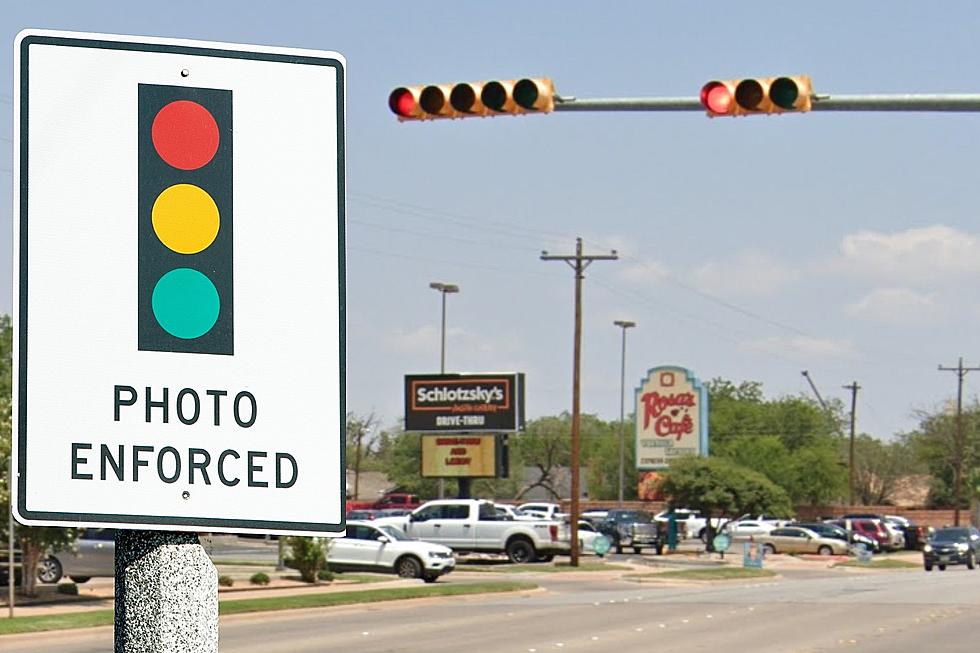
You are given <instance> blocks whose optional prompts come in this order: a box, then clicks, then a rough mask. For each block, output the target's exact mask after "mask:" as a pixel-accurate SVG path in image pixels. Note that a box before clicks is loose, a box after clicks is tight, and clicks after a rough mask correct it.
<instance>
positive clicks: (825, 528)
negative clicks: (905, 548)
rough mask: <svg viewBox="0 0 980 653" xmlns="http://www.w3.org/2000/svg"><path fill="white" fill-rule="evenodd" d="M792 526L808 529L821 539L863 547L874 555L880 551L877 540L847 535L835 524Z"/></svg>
mask: <svg viewBox="0 0 980 653" xmlns="http://www.w3.org/2000/svg"><path fill="white" fill-rule="evenodd" d="M793 525H794V526H799V527H800V528H807V529H810V530H811V531H813V532H815V533H817V534H818V535H820V536H822V537H831V538H833V539H835V540H841V541H842V542H849V543H850V544H852V545H855V546H856V545H859V544H860V545H863V546H864V548H866V549H867V550H868V551H872V552H874V553H877V552H878V551H880V550H881V547H880V545H879V544H878V540H873V539H871V538H870V537H868V536H866V535H862V534H860V533H854V532H851V533H848V532H847V531H846V530H844V529H843V528H842V527H840V526H838V525H837V524H829V523H825V522H800V523H796V524H793Z"/></svg>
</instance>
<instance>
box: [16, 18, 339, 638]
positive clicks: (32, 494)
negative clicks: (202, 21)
mask: <svg viewBox="0 0 980 653" xmlns="http://www.w3.org/2000/svg"><path fill="white" fill-rule="evenodd" d="M14 54H15V80H14V88H15V97H14V114H15V115H14V120H15V124H17V125H18V126H19V128H18V129H16V130H15V133H14V135H15V137H14V151H15V152H16V153H17V157H18V160H17V165H16V166H15V170H14V188H16V189H17V217H16V219H15V220H14V224H15V228H14V243H15V259H14V269H15V279H16V281H15V285H16V286H17V287H18V289H19V290H18V298H17V301H16V302H15V310H14V337H15V340H14V367H15V368H16V370H17V376H16V378H17V379H18V383H17V391H16V395H15V401H14V415H13V422H14V426H15V434H16V435H15V439H14V447H13V449H14V462H13V464H14V468H15V469H16V470H17V471H16V474H15V477H14V479H13V480H14V482H13V483H12V484H11V488H12V491H13V509H14V510H15V511H16V512H15V516H16V518H17V520H18V521H20V522H21V523H24V524H28V525H43V526H66V527H80V526H95V527H108V528H116V529H118V531H117V538H116V542H117V549H116V556H117V558H116V590H117V595H116V650H117V651H148V650H154V651H157V650H159V651H164V650H166V651H171V650H193V651H216V650H217V642H218V637H217V632H218V621H217V617H218V611H217V605H218V604H217V572H216V570H215V568H214V565H213V564H211V561H210V559H209V558H208V556H207V554H206V552H205V551H204V549H203V548H202V547H201V545H200V543H199V541H198V536H197V534H196V533H197V532H224V533H242V532H247V533H277V534H280V535H342V534H343V532H344V528H345V524H344V454H343V451H344V447H343V431H344V422H345V414H346V409H345V401H344V366H345V363H344V359H345V347H344V333H345V318H344V306H345V297H344V293H345V276H346V275H345V256H344V247H345V244H344V241H345V236H344V149H345V148H344V72H345V70H344V65H345V64H344V60H343V58H342V57H341V56H340V55H338V54H336V53H332V52H321V51H315V50H297V49H288V48H275V47H266V46H243V45H234V44H224V43H208V42H200V41H185V40H174V39H152V38H145V37H128V36H116V35H104V34H79V33H71V32H51V31H33V30H31V31H25V32H22V33H21V34H19V35H18V37H17V40H16V42H15V46H14ZM28 172H29V174H28ZM66 316H71V318H70V319H71V328H65V319H66ZM150 529H152V530H150Z"/></svg>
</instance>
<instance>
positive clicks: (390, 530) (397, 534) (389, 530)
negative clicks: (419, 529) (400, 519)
mask: <svg viewBox="0 0 980 653" xmlns="http://www.w3.org/2000/svg"><path fill="white" fill-rule="evenodd" d="M380 528H381V530H382V531H384V533H385V535H387V536H388V537H390V538H391V539H393V540H396V541H398V540H411V539H412V538H410V537H409V536H408V535H405V533H404V532H403V531H402V530H401V529H400V528H398V527H396V526H389V525H387V524H386V525H384V526H381V527H380Z"/></svg>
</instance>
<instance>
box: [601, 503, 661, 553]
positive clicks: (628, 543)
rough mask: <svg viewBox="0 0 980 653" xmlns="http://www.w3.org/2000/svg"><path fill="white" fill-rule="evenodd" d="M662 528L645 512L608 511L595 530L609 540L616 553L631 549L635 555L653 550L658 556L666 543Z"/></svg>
mask: <svg viewBox="0 0 980 653" xmlns="http://www.w3.org/2000/svg"><path fill="white" fill-rule="evenodd" d="M663 528H664V525H663V524H662V523H660V522H658V521H655V520H654V518H653V515H652V514H650V513H649V512H647V511H646V510H610V511H609V513H608V514H607V515H606V518H605V519H603V520H602V521H601V522H599V524H598V525H597V527H596V530H598V531H599V532H600V533H602V534H603V535H605V536H606V537H608V538H609V540H610V542H611V543H612V546H613V547H615V548H616V553H622V552H623V548H624V547H633V551H634V552H635V553H640V552H641V551H642V550H643V549H655V550H656V551H657V555H660V554H662V553H663V552H664V542H665V541H666V537H665V536H664V530H663Z"/></svg>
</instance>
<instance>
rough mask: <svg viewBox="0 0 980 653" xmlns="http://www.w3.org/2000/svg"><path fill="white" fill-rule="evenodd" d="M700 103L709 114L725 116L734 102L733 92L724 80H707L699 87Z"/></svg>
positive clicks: (730, 110)
mask: <svg viewBox="0 0 980 653" xmlns="http://www.w3.org/2000/svg"><path fill="white" fill-rule="evenodd" d="M701 104H702V105H704V108H705V109H707V110H708V114H709V115H713V116H727V115H728V114H730V113H731V112H732V109H733V108H734V104H735V93H734V91H733V90H732V88H731V85H730V84H728V83H726V82H717V81H715V82H708V83H707V84H705V85H704V86H703V87H702V88H701Z"/></svg>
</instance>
